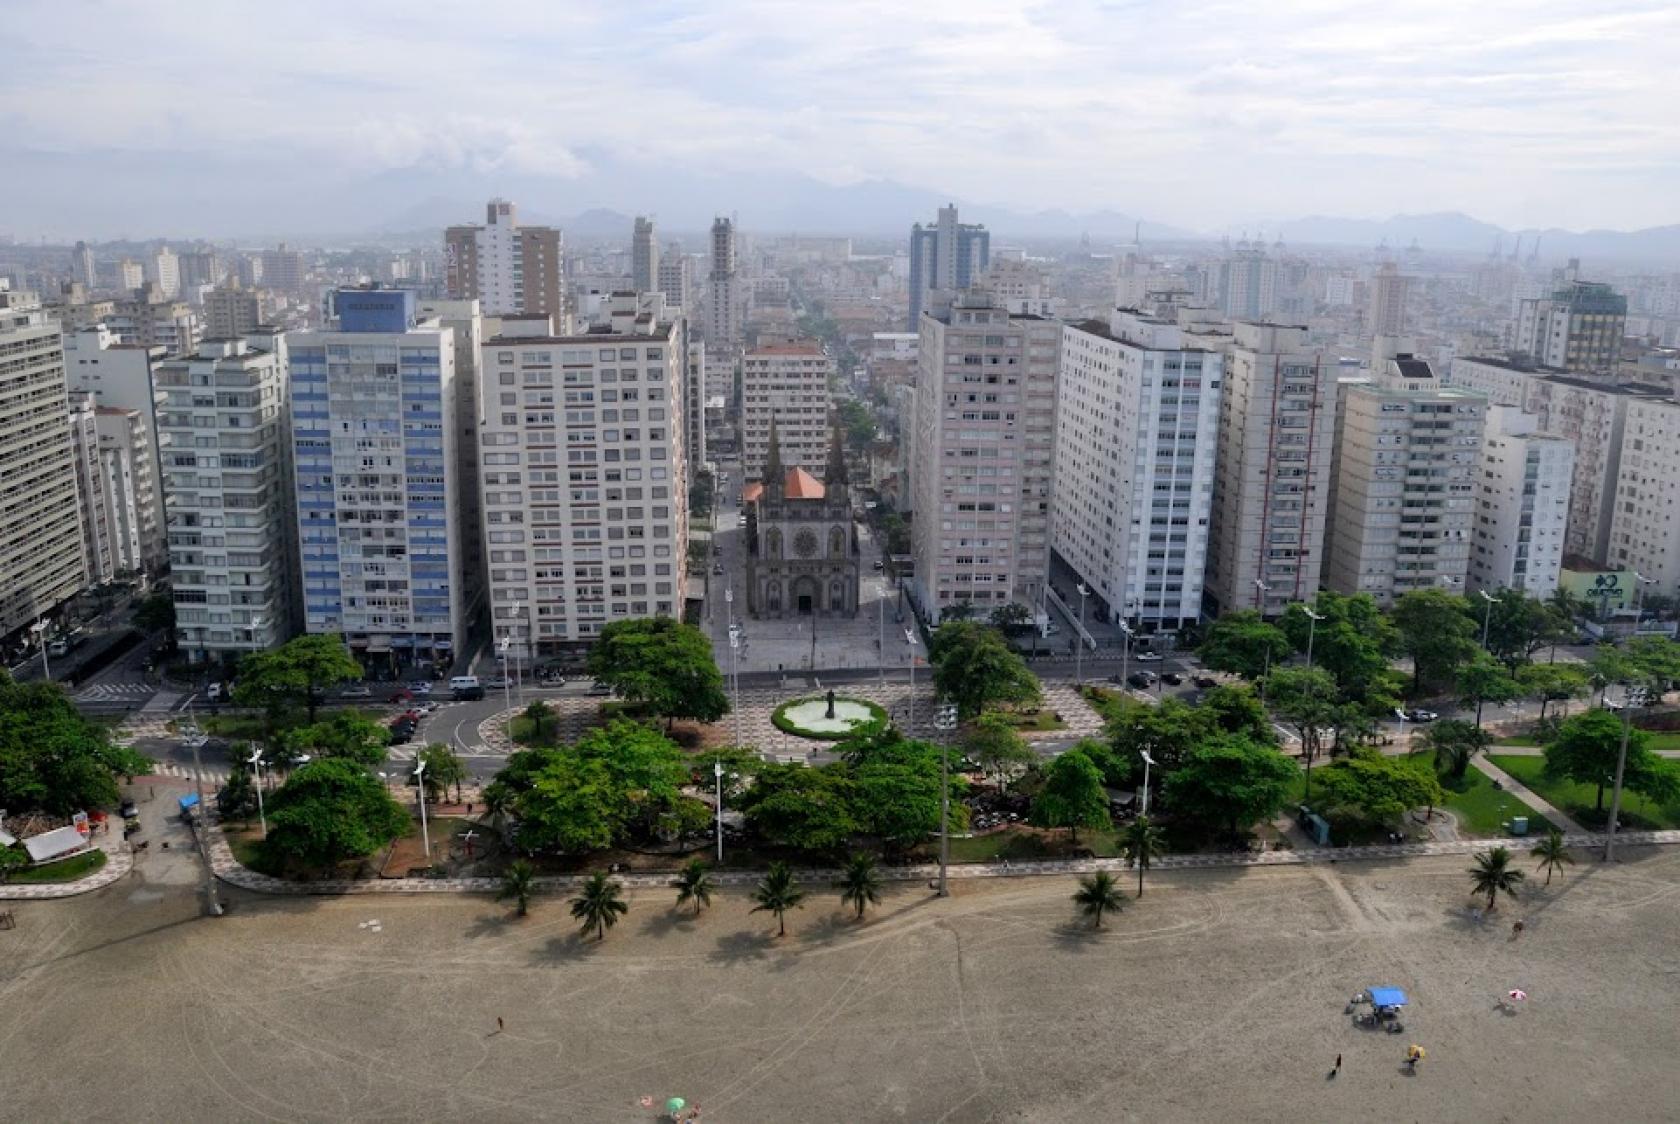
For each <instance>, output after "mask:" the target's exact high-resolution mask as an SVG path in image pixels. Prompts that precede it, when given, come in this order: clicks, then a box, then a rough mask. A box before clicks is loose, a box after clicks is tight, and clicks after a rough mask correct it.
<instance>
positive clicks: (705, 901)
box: [671, 859, 717, 917]
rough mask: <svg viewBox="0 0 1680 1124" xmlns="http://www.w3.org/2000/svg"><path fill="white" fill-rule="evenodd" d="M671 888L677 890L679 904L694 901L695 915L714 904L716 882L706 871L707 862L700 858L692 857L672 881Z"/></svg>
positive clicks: (697, 915)
mask: <svg viewBox="0 0 1680 1124" xmlns="http://www.w3.org/2000/svg"><path fill="white" fill-rule="evenodd" d="M671 888H672V889H674V890H676V892H677V904H678V905H679V906H680V905H683V904H685V903H687V902H693V903H694V916H696V917H699V916H700V910H701V909H702V908H704V907H706V906H709V905H711V904H712V891H713V890H714V889H716V888H717V887H716V883H714V882H713V881H712V876H711V875H710V874H708V873H707V872H706V864H705V863H703V862H701V861H700V860H699V859H690V860H688V864H687V865H686V866H684V867H683V868H682V873H681V874H679V875H677V877H676V878H675V879H674V880H673V881H672V882H671Z"/></svg>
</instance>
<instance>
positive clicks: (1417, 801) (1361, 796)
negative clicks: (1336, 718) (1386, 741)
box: [1319, 749, 1444, 824]
mask: <svg viewBox="0 0 1680 1124" xmlns="http://www.w3.org/2000/svg"><path fill="white" fill-rule="evenodd" d="M1319 783H1320V785H1321V787H1322V788H1323V791H1324V794H1325V796H1326V797H1327V798H1328V802H1329V804H1330V805H1331V806H1333V807H1334V806H1338V805H1339V806H1343V807H1349V808H1357V809H1359V810H1360V811H1361V812H1363V813H1364V814H1365V816H1366V817H1367V818H1368V819H1371V820H1373V821H1375V822H1377V823H1385V824H1386V823H1394V822H1396V821H1397V820H1399V819H1400V818H1401V817H1403V816H1404V815H1405V814H1406V813H1407V812H1409V811H1410V810H1411V809H1413V808H1423V807H1428V808H1434V806H1435V805H1436V804H1439V803H1440V802H1441V801H1442V799H1444V796H1443V794H1442V792H1441V782H1439V781H1437V780H1436V779H1435V774H1434V772H1433V771H1426V770H1424V769H1420V768H1418V766H1417V763H1416V762H1414V761H1412V760H1411V759H1409V758H1405V757H1385V756H1383V755H1382V754H1381V753H1378V752H1377V751H1376V750H1374V749H1356V750H1354V751H1353V752H1352V753H1351V754H1349V755H1348V756H1347V757H1344V758H1343V759H1342V760H1340V761H1337V762H1335V763H1334V764H1331V765H1326V766H1325V767H1324V768H1322V769H1320V770H1319Z"/></svg>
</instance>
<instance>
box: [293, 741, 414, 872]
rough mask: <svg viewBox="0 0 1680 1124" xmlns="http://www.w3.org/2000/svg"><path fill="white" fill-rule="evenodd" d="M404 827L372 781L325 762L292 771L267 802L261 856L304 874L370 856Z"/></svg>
mask: <svg viewBox="0 0 1680 1124" xmlns="http://www.w3.org/2000/svg"><path fill="white" fill-rule="evenodd" d="M409 827H410V821H409V817H408V813H407V812H406V811H404V810H403V808H402V807H401V806H400V805H399V804H398V803H397V802H396V801H395V800H393V799H391V794H390V792H389V791H387V790H386V788H385V786H384V785H383V784H381V783H380V782H379V780H378V779H377V778H376V777H373V776H371V775H370V774H369V773H368V771H367V770H366V769H364V768H362V767H361V766H360V765H357V764H356V763H355V762H353V761H349V760H346V759H344V758H342V757H328V758H324V759H323V760H320V761H311V762H310V763H309V764H307V765H304V766H303V767H302V768H299V769H296V770H293V772H292V775H291V776H290V777H288V778H286V783H285V784H283V785H281V786H280V788H279V789H278V790H277V791H276V792H275V793H274V795H273V796H271V797H270V798H269V800H268V838H267V839H266V840H264V841H263V848H264V850H265V851H266V852H267V853H268V854H269V855H270V856H271V857H272V858H273V859H275V860H277V861H278V862H279V863H280V864H282V865H292V866H298V867H303V868H307V869H319V868H322V867H328V866H332V865H333V864H335V863H338V862H342V861H343V860H345V859H353V858H360V857H361V856H363V855H370V854H372V853H373V852H374V851H377V850H378V849H379V848H381V847H383V846H385V844H387V843H389V842H390V841H391V840H393V839H395V838H396V837H397V836H399V835H401V834H403V833H404V832H405V831H407V830H408V829H409Z"/></svg>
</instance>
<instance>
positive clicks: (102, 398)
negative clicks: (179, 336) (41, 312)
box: [64, 323, 168, 566]
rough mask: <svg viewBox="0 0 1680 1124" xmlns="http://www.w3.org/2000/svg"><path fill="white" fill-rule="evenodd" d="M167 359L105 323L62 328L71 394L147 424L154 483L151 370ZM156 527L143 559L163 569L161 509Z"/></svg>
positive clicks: (155, 402) (155, 395) (156, 395)
mask: <svg viewBox="0 0 1680 1124" xmlns="http://www.w3.org/2000/svg"><path fill="white" fill-rule="evenodd" d="M167 355H168V351H167V350H166V349H165V348H163V347H161V346H159V347H144V346H142V345H140V344H129V343H123V342H122V341H121V340H119V339H118V338H117V336H116V334H115V333H114V332H112V331H111V330H110V329H109V328H108V327H106V326H105V325H104V324H103V323H95V324H91V325H89V326H87V327H83V328H71V327H70V326H69V325H66V326H65V328H64V375H65V385H66V387H67V388H68V390H69V392H70V393H71V394H91V395H93V402H94V405H95V406H97V407H100V408H102V409H116V410H133V411H135V412H136V413H138V414H140V416H141V418H142V419H143V420H144V421H145V424H146V438H147V440H146V449H147V453H148V455H149V456H150V457H151V466H150V468H149V470H148V476H149V478H150V479H151V480H152V481H153V482H154V484H155V482H157V481H159V480H161V479H162V475H163V466H162V462H161V460H160V459H159V457H160V452H159V445H158V428H157V416H158V407H159V402H160V399H161V395H160V392H159V391H158V389H157V387H156V386H155V385H154V384H153V381H152V368H153V367H154V366H155V365H156V364H158V363H160V362H162V361H163V359H164V358H166V357H167ZM160 502H161V501H160ZM154 528H155V533H156V534H157V535H158V538H157V540H156V541H155V542H148V543H147V544H145V546H144V547H143V548H142V549H143V553H144V554H145V555H146V557H147V558H150V559H152V560H153V562H154V564H156V565H160V566H161V565H162V564H163V563H164V562H165V561H166V560H167V559H166V557H165V552H164V543H163V539H162V533H163V532H162V528H163V512H162V509H161V507H160V508H159V510H158V512H157V514H156V518H155V520H154Z"/></svg>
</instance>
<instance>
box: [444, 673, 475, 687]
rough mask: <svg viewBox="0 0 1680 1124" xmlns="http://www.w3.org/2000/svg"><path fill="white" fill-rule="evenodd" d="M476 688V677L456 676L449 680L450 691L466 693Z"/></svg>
mask: <svg viewBox="0 0 1680 1124" xmlns="http://www.w3.org/2000/svg"><path fill="white" fill-rule="evenodd" d="M476 686H478V676H476V675H457V676H454V677H453V678H451V679H450V680H449V689H450V690H451V691H466V690H470V689H472V688H473V687H476Z"/></svg>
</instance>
